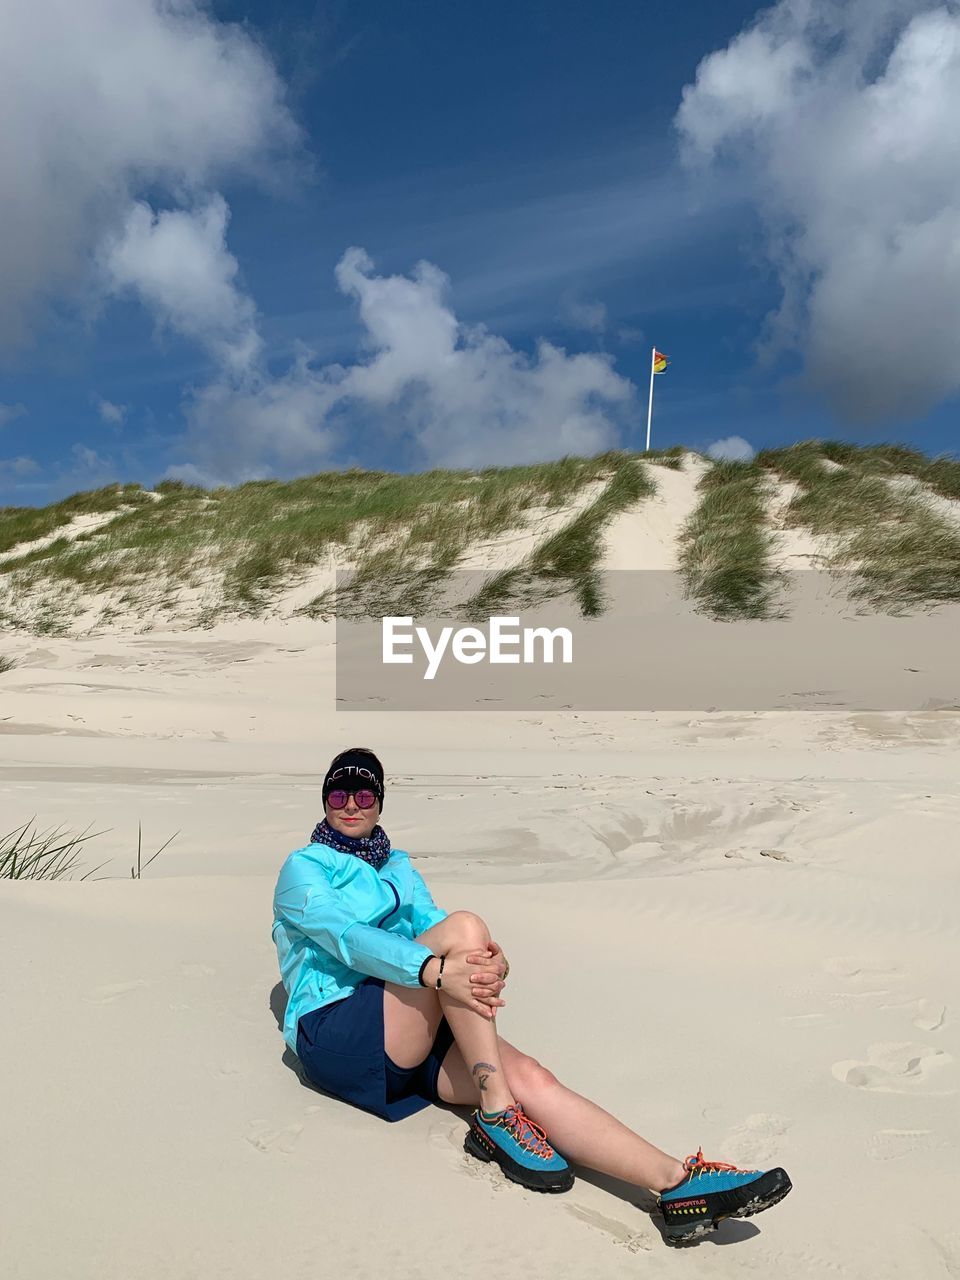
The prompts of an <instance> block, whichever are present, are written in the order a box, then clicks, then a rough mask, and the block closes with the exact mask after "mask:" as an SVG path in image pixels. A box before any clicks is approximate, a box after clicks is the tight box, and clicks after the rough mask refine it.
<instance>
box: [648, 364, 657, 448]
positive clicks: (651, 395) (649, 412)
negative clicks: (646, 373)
mask: <svg viewBox="0 0 960 1280" xmlns="http://www.w3.org/2000/svg"><path fill="white" fill-rule="evenodd" d="M656 360H657V348H656V347H654V348H653V349H652V350H651V352H650V400H649V402H648V404H647V448H646V452H647V453H649V452H650V423H651V421H652V419H653V366H654V365H655V364H656Z"/></svg>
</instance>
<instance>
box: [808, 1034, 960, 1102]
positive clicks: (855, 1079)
mask: <svg viewBox="0 0 960 1280" xmlns="http://www.w3.org/2000/svg"><path fill="white" fill-rule="evenodd" d="M952 1061H953V1058H952V1056H951V1055H950V1054H949V1053H947V1052H945V1051H944V1050H943V1049H937V1048H934V1047H933V1046H932V1045H924V1044H912V1043H906V1044H900V1043H897V1044H889V1043H884V1044H874V1045H871V1046H870V1048H869V1049H868V1051H867V1060H866V1062H857V1061H853V1060H851V1061H844V1062H835V1063H834V1064H833V1066H832V1067H831V1071H832V1073H833V1077H834V1079H835V1080H839V1081H840V1083H841V1084H849V1085H852V1086H853V1087H854V1088H855V1089H867V1090H870V1091H871V1092H873V1093H928V1092H943V1091H940V1090H932V1091H931V1090H928V1089H926V1088H925V1087H924V1086H925V1085H926V1084H927V1083H928V1080H929V1079H930V1077H932V1076H934V1075H935V1074H936V1073H937V1072H938V1071H940V1070H941V1069H942V1068H943V1067H944V1066H946V1065H947V1064H948V1063H951V1062H952ZM946 1092H948V1093H952V1092H953V1090H952V1089H950V1090H946Z"/></svg>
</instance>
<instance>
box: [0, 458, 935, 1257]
mask: <svg viewBox="0 0 960 1280" xmlns="http://www.w3.org/2000/svg"><path fill="white" fill-rule="evenodd" d="M656 475H657V478H658V479H661V478H665V477H668V476H670V477H672V479H671V480H669V481H667V483H668V485H674V486H675V488H676V491H677V492H676V494H675V497H676V498H677V500H678V501H679V495H680V494H681V487H682V484H683V483H686V479H687V477H686V476H685V475H684V474H683V473H671V472H669V471H667V470H663V471H662V473H661V471H660V470H658V471H657V472H656ZM684 500H686V499H684ZM648 527H649V526H648ZM635 532H636V531H635ZM655 536H656V535H655V533H654V534H651V535H650V537H651V538H655ZM634 541H635V544H637V545H639V544H640V542H642V539H641V538H635V539H634ZM643 545H645V546H647V547H650V546H651V545H652V542H651V541H647V542H646V543H644V544H643ZM664 545H665V543H664V542H663V540H661V546H664ZM662 554H663V556H664V559H665V558H666V554H665V553H662ZM646 562H647V563H648V564H649V563H650V561H646ZM718 625H721V626H728V625H730V624H718ZM2 651H3V652H4V653H5V654H7V655H9V656H11V657H14V658H15V659H17V661H18V665H17V666H16V668H15V669H14V670H12V671H10V672H7V673H6V674H5V675H3V676H0V811H2V814H3V818H2V821H0V831H6V830H9V829H10V828H12V827H15V826H17V825H19V824H21V823H23V822H26V821H27V820H28V819H29V818H30V817H31V816H32V815H34V814H36V815H37V817H38V820H39V821H40V823H41V825H53V824H56V823H63V824H66V825H69V826H71V827H73V828H82V827H85V826H86V825H87V824H93V827H94V829H95V830H100V829H103V828H110V831H109V832H108V833H107V834H104V835H102V836H100V837H99V838H98V839H97V840H96V841H94V842H93V843H91V845H90V846H89V850H88V853H87V855H86V865H87V866H92V865H95V864H96V863H97V862H101V861H103V860H104V859H111V861H110V863H109V865H108V866H107V867H105V868H104V869H103V871H102V872H101V873H99V874H101V875H106V874H108V873H109V874H111V875H113V876H115V877H116V878H115V879H106V880H98V881H92V880H90V881H86V882H79V881H75V882H72V883H41V882H36V883H30V882H2V883H0V937H2V938H3V942H4V953H3V954H4V963H3V965H2V968H0V1003H2V1007H3V1014H4V1023H5V1026H6V1028H7V1037H6V1041H5V1044H6V1046H7V1049H6V1052H5V1053H4V1054H3V1055H2V1057H0V1097H2V1098H3V1104H4V1105H3V1138H4V1152H5V1156H6V1158H5V1159H4V1161H3V1162H2V1166H0V1206H2V1209H0V1236H2V1257H3V1275H4V1277H6V1276H10V1277H11V1278H13V1277H15V1278H16V1280H49V1278H50V1277H57V1278H58V1280H59V1278H60V1277H64V1278H69V1280H129V1278H130V1277H131V1276H136V1277H138V1280H139V1278H141V1277H142V1278H143V1280H161V1278H162V1280H187V1278H188V1277H189V1278H192V1277H197V1278H200V1277H202V1278H203V1280H209V1278H211V1277H219V1276H228V1277H230V1278H231V1280H263V1278H264V1277H268V1276H283V1277H290V1278H292V1280H300V1278H301V1277H303V1278H304V1280H306V1278H307V1277H311V1278H312V1277H315V1276H360V1277H367V1276H370V1277H374V1276H377V1277H382V1276H385V1275H386V1276H390V1277H393V1278H394V1280H403V1278H406V1277H410V1280H413V1278H414V1277H416V1278H417V1280H423V1278H424V1277H427V1278H428V1280H432V1277H434V1276H436V1277H445V1276H447V1275H449V1274H451V1273H452V1274H454V1275H457V1276H460V1277H477V1278H478V1280H479V1278H480V1277H483V1280H489V1277H492V1276H505V1277H508V1278H510V1277H517V1278H518V1280H519V1277H521V1276H522V1277H554V1276H560V1277H568V1276H569V1277H572V1278H573V1277H575V1278H576V1280H592V1278H594V1277H597V1278H603V1280H606V1278H607V1277H610V1278H611V1280H612V1278H613V1277H617V1278H618V1280H619V1278H620V1277H623V1276H625V1275H633V1274H651V1275H654V1274H655V1275H657V1276H672V1275H676V1276H680V1275H684V1276H689V1275H691V1274H693V1273H694V1271H695V1272H696V1274H697V1275H705V1276H714V1277H720V1278H724V1277H742V1276H754V1275H755V1276H758V1277H759V1276H769V1275H771V1274H773V1275H777V1276H781V1277H784V1278H785V1280H795V1278H796V1280H799V1278H800V1277H811V1276H816V1277H820V1276H826V1275H832V1274H836V1273H842V1274H843V1275H845V1276H848V1277H853V1278H857V1280H860V1278H862V1280H867V1278H868V1277H869V1278H870V1280H913V1278H917V1280H920V1278H923V1280H928V1278H932V1277H938V1276H943V1277H948V1276H955V1275H957V1274H958V1273H960V1229H958V1227H957V1224H956V1215H955V1212H954V1208H953V1203H952V1198H951V1188H952V1187H953V1186H954V1185H955V1184H956V1169H957V1154H958V1153H957V1145H958V1138H960V1119H958V1108H957V1088H958V1084H960V1077H958V1071H957V1061H956V1059H957V1057H958V1055H960V1035H958V1026H960V1023H958V1020H957V1011H958V1009H960V979H958V976H957V974H958V966H957V963H956V958H957V943H958V932H960V913H958V907H960V894H958V881H960V871H958V860H957V855H956V845H957V835H956V833H957V830H958V824H960V797H958V794H957V785H956V783H957V763H956V762H957V749H958V746H960V712H958V711H957V710H956V709H951V708H949V707H947V708H941V709H931V710H926V711H922V710H918V711H916V712H913V713H909V714H907V713H886V714H881V713H869V712H859V713H857V712H845V711H843V710H842V709H839V710H838V709H834V710H831V711H804V710H798V711H793V712H789V711H783V712H773V711H770V712H764V713H756V714H752V713H749V712H745V713H737V714H729V713H728V714H713V715H711V714H697V715H691V714H682V715H681V714H678V713H668V714H667V713H665V714H661V715H652V714H643V713H626V712H624V713H620V714H616V713H609V714H603V715H600V714H587V713H575V712H566V713H553V714H550V715H536V714H511V713H506V712H484V711H476V712H472V713H469V714H444V713H420V714H400V713H394V714H390V713H386V712H379V713H377V712H373V713H368V714H359V713H352V714H350V713H343V712H341V713H339V714H338V713H336V712H335V710H334V700H333V658H334V653H333V629H332V627H331V626H329V625H324V624H318V623H311V622H307V621H305V620H298V621H296V622H293V623H283V622H281V621H278V620H272V621H268V622H261V623H243V624H239V623H238V624H231V625H225V626H221V627H218V628H217V629H216V630H214V631H210V632H204V633H192V634H190V633H183V632H176V631H170V632H167V633H161V632H154V633H151V634H149V635H143V636H137V635H131V634H126V635H110V636H100V637H94V638H89V639H84V640H69V639H53V640H48V639H43V640H35V639H30V638H27V637H11V636H7V637H5V638H4V642H3V645H2ZM869 660H870V655H869V654H865V655H864V661H865V662H868V661H869ZM915 665H917V666H918V667H919V666H920V665H921V664H920V662H919V661H918V662H917V663H916V664H915ZM920 678H922V673H921V677H920ZM353 742H362V743H366V744H369V745H372V746H374V747H375V748H376V749H377V750H378V751H380V752H381V753H382V756H383V758H384V760H385V763H386V765H387V768H388V772H389V774H390V785H389V790H388V801H387V807H386V811H385V815H384V820H385V825H386V826H387V829H388V830H389V832H390V834H391V837H392V838H393V840H394V842H395V843H396V844H398V845H400V846H402V847H405V848H408V849H409V850H410V851H411V852H412V854H413V855H414V857H415V859H416V861H417V864H418V866H419V867H420V869H421V870H422V871H423V872H424V874H425V875H426V877H427V879H428V881H429V883H430V885H431V886H432V888H433V890H434V893H435V896H436V898H437V899H438V901H439V902H440V903H441V905H443V906H444V907H446V908H448V909H451V910H452V909H456V908H459V907H466V908H470V909H472V910H475V911H477V912H479V913H481V914H482V915H483V916H484V917H485V918H486V919H487V920H488V921H489V923H490V925H491V927H492V929H493V932H494V935H495V936H496V937H497V938H498V939H499V940H500V941H501V942H502V944H503V946H504V949H505V950H506V951H507V953H508V954H509V956H510V960H511V964H512V969H513V972H512V975H511V982H510V984H509V986H508V988H507V993H506V994H507V997H508V1005H507V1007H506V1009H505V1010H504V1011H503V1013H502V1014H501V1018H500V1025H501V1030H502V1033H503V1034H504V1035H505V1036H506V1037H507V1038H509V1039H510V1040H511V1041H512V1042H513V1043H515V1044H517V1045H519V1046H520V1047H522V1048H524V1049H527V1050H528V1051H529V1052H531V1053H534V1054H535V1055H537V1056H538V1057H539V1058H540V1059H541V1060H542V1061H543V1062H545V1063H547V1064H548V1065H549V1066H550V1067H551V1068H552V1069H553V1070H554V1071H555V1072H556V1073H557V1074H558V1075H559V1076H560V1077H561V1079H563V1080H565V1081H566V1082H568V1083H569V1084H570V1085H571V1086H572V1087H574V1088H576V1089H578V1090H579V1091H581V1092H584V1093H587V1094H589V1095H590V1096H592V1097H594V1098H596V1099H597V1100H598V1101H600V1102H601V1103H603V1104H604V1105H606V1106H607V1107H609V1108H610V1109H611V1110H613V1111H614V1112H615V1113H616V1114H618V1115H620V1116H621V1117H622V1118H623V1119H624V1120H625V1121H627V1122H628V1123H629V1124H631V1125H633V1126H634V1127H635V1128H637V1129H638V1130H639V1131H640V1132H642V1133H644V1134H645V1135H646V1136H648V1137H649V1138H650V1139H652V1140H653V1141H655V1142H657V1143H659V1144H661V1145H663V1146H665V1147H666V1148H667V1149H669V1150H671V1151H672V1152H674V1153H675V1154H677V1155H680V1156H683V1155H686V1154H687V1153H688V1152H690V1151H692V1150H695V1148H696V1146H697V1145H698V1144H702V1145H703V1148H704V1150H705V1152H706V1154H707V1155H708V1156H710V1157H712V1158H716V1159H725V1160H732V1161H737V1162H739V1163H742V1164H746V1165H749V1166H770V1165H773V1164H783V1165H784V1166H785V1167H786V1168H787V1170H788V1171H789V1173H790V1175H791V1177H792V1178H793V1180H794V1184H795V1190H794V1192H793V1194H792V1195H791V1196H790V1197H789V1198H788V1199H787V1200H786V1201H785V1202H784V1204H783V1205H781V1206H779V1207H778V1208H776V1209H774V1210H772V1211H771V1212H769V1213H767V1214H764V1215H763V1216H762V1217H760V1218H757V1219H755V1220H750V1221H748V1222H743V1223H726V1224H725V1225H724V1226H723V1227H722V1228H721V1230H720V1232H719V1233H717V1234H716V1235H714V1236H712V1237H709V1239H708V1241H707V1243H705V1244H703V1245H701V1246H700V1247H699V1248H698V1249H696V1250H690V1251H683V1252H680V1253H675V1252H673V1251H670V1250H668V1249H667V1248H666V1247H665V1246H664V1245H663V1243H662V1241H661V1237H660V1233H659V1230H658V1227H657V1222H658V1219H657V1218H656V1217H655V1216H651V1214H650V1212H649V1210H650V1207H651V1203H652V1201H651V1198H650V1197H649V1196H648V1195H646V1194H644V1193H642V1192H639V1191H637V1190H636V1189H634V1188H629V1187H625V1186H622V1185H617V1184H614V1183H611V1182H610V1181H609V1180H607V1179H605V1178H603V1177H601V1176H599V1175H595V1174H591V1173H589V1172H585V1171H584V1172H583V1173H582V1176H580V1177H579V1178H578V1181H577V1183H576V1185H575V1187H574V1189H573V1190H572V1191H571V1192H570V1193H569V1194H567V1195H564V1196H558V1197H541V1196H537V1195H536V1194H533V1193H530V1192H526V1191H523V1190H521V1189H519V1188H517V1187H515V1186H513V1185H511V1184H508V1183H506V1182H505V1181H504V1180H503V1178H502V1177H501V1175H500V1174H499V1172H498V1171H496V1170H493V1169H492V1168H490V1167H488V1166H480V1165H478V1164H476V1163H475V1162H472V1161H471V1160H470V1159H469V1158H468V1157H467V1156H465V1155H464V1154H463V1152H462V1149H461V1148H462V1141H463V1135H464V1133H465V1115H466V1113H465V1112H464V1113H457V1112H454V1111H452V1110H448V1109H442V1108H431V1109H428V1110H426V1111H424V1112H422V1113H421V1114H419V1115H417V1116H415V1117H413V1118H412V1119H410V1120H408V1121H405V1122H403V1123H402V1124H399V1125H388V1124H385V1123H384V1122H382V1121H380V1120H377V1119H375V1118H373V1117H370V1116H367V1115H365V1114H364V1113H362V1112H359V1111H357V1110H354V1109H352V1108H350V1107H348V1106H346V1105H344V1104H341V1103H338V1102H336V1101H334V1100H332V1099H329V1098H326V1097H324V1096H322V1095H320V1094H319V1093H316V1092H313V1091H311V1090H308V1089H306V1088H305V1087H304V1086H303V1085H302V1084H301V1082H300V1080H299V1079H298V1077H297V1075H296V1074H295V1072H294V1071H293V1070H292V1069H291V1065H290V1058H289V1055H287V1056H286V1060H285V1055H284V1045H283V1041H282V1039H281V1036H280V1032H279V1030H278V1027H277V1021H276V1016H275V1015H276V1012H277V1009H278V1007H279V1006H278V990H277V982H278V977H277V969H276V959H275V953H274V950H273V946H272V943H271V941H270V923H271V896H272V890H273V885H274V881H275V877H276V873H277V870H278V868H279V866H280V863H281V862H282V860H283V858H284V857H285V855H286V854H287V852H289V850H290V849H292V848H294V847H296V846H297V845H299V844H301V843H302V842H303V841H304V840H305V839H306V837H307V835H308V833H309V831H310V829H311V827H312V825H313V823H314V821H315V820H316V818H317V816H318V810H319V780H320V777H321V775H322V771H323V768H324V766H325V764H326V762H327V760H328V759H329V757H330V755H331V754H332V753H333V751H334V750H335V749H337V748H339V747H341V746H344V745H349V744H351V743H353ZM138 819H139V820H142V822H143V827H144V834H145V846H146V848H147V850H148V851H152V850H153V849H155V848H156V847H157V846H158V845H159V844H160V843H162V842H163V841H164V840H165V839H166V838H167V837H168V836H170V835H172V834H173V833H174V832H175V831H177V830H178V829H179V830H180V834H179V835H178V837H177V839H176V840H175V841H174V842H173V844H172V845H171V846H170V847H169V848H168V849H167V850H166V852H164V853H163V854H162V855H161V857H160V858H159V859H158V860H157V861H156V862H155V863H154V864H153V865H152V866H151V867H150V868H149V870H148V871H147V872H146V874H145V877H144V879H143V880H141V881H132V880H131V879H129V867H130V863H131V859H132V855H133V851H134V849H135V844H136V826H137V821H138ZM764 851H767V852H766V853H764ZM770 851H776V853H777V855H779V856H770ZM125 877H127V878H125ZM632 1254H640V1255H649V1257H632V1256H630V1255H632Z"/></svg>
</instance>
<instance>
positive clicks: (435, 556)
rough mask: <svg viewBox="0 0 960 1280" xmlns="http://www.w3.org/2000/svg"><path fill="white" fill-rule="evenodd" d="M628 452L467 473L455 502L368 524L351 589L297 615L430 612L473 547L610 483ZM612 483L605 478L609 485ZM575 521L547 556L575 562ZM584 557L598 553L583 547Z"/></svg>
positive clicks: (328, 594)
mask: <svg viewBox="0 0 960 1280" xmlns="http://www.w3.org/2000/svg"><path fill="white" fill-rule="evenodd" d="M626 457H627V455H623V454H620V453H608V454H600V455H599V456H598V457H595V458H589V459H572V458H568V459H563V460H562V461H561V462H559V463H550V464H546V465H541V466H536V467H512V468H500V469H491V470H489V471H483V472H479V473H475V474H473V475H472V476H470V477H469V488H468V489H467V490H466V491H464V490H463V489H461V490H460V493H459V498H458V499H457V501H455V502H453V503H451V502H447V503H440V502H434V503H431V504H430V505H429V506H423V507H421V509H420V510H419V511H418V512H416V513H415V515H414V518H413V519H412V520H410V521H409V523H407V525H406V526H405V527H400V528H398V529H395V530H391V529H390V528H388V527H385V526H383V525H382V524H381V525H377V526H374V527H373V528H368V530H367V533H366V539H365V547H364V549H363V550H362V552H361V555H360V556H359V559H358V562H357V564H356V568H355V570H354V571H353V572H352V573H351V575H350V580H349V586H348V587H347V588H346V589H345V590H342V591H340V592H339V593H338V592H337V590H336V589H335V588H334V589H331V590H329V591H326V592H324V593H323V594H322V595H320V596H318V597H316V598H315V599H314V600H312V601H311V602H310V603H309V604H308V605H306V606H304V607H303V608H302V609H301V610H300V612H301V613H304V614H307V615H308V616H311V617H318V616H324V617H326V616H332V615H333V614H334V613H335V614H336V615H337V616H338V617H341V618H352V619H361V618H368V617H385V616H388V615H390V614H404V615H406V614H411V615H412V614H422V613H425V612H428V611H429V610H430V609H431V607H433V606H434V604H435V602H436V600H437V595H438V591H439V590H440V588H441V587H442V585H443V583H444V581H445V579H446V578H447V577H448V576H449V574H450V573H451V571H452V570H453V569H454V568H456V566H457V564H458V562H459V561H460V559H461V557H462V555H463V553H464V552H465V551H466V550H467V549H468V548H469V547H471V546H475V545H476V544H477V543H478V542H482V541H483V540H484V539H486V538H491V537H496V536H498V535H501V534H504V533H507V532H509V531H511V530H520V529H522V528H523V527H524V526H525V524H526V523H527V519H528V516H529V512H530V511H531V509H533V508H537V509H540V510H546V511H551V510H557V509H561V508H562V507H564V506H566V505H569V504H570V503H572V502H573V501H574V499H575V497H576V495H577V494H578V493H580V492H582V490H583V489H584V488H585V487H586V486H588V485H590V484H592V483H595V482H597V481H602V480H608V478H609V477H610V476H611V475H613V477H614V481H616V477H617V475H618V474H619V473H620V471H621V469H622V467H623V464H624V460H625V459H626ZM630 465H631V466H632V464H630ZM668 465H671V464H668ZM628 469H629V468H628ZM441 474H444V475H449V474H450V473H441ZM614 481H608V487H609V483H613V482H614ZM578 520H579V517H577V518H575V519H574V521H573V525H575V526H576V530H575V532H574V533H573V534H572V536H571V537H570V538H569V540H568V541H569V543H570V546H568V547H567V549H566V550H565V549H564V545H563V543H562V542H561V543H558V544H556V545H555V546H553V547H552V548H547V546H546V544H544V549H545V554H546V555H547V556H551V555H552V556H553V557H554V558H557V559H558V561H559V560H561V559H564V558H566V560H569V559H570V556H571V554H572V549H571V548H572V544H573V543H574V542H576V541H578V539H579V536H580V534H581V533H582V532H584V531H585V529H586V526H584V525H583V524H582V523H578ZM391 533H393V535H394V536H393V537H392V539H391V538H390V534H391ZM385 535H386V536H385ZM385 543H386V545H384V544H385ZM583 554H588V555H589V554H593V553H592V552H589V551H588V550H587V548H586V547H584V549H583Z"/></svg>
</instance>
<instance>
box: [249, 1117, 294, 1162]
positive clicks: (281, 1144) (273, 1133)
mask: <svg viewBox="0 0 960 1280" xmlns="http://www.w3.org/2000/svg"><path fill="white" fill-rule="evenodd" d="M250 1123H251V1126H253V1125H257V1124H259V1121H256V1120H252V1121H251V1122H250ZM302 1132H303V1125H302V1124H296V1123H294V1124H288V1125H285V1126H284V1127H283V1128H282V1129H261V1131H260V1132H259V1133H254V1134H248V1135H247V1141H248V1142H249V1143H250V1145H251V1147H253V1148H254V1149H255V1150H257V1151H263V1152H265V1153H268V1154H269V1152H271V1151H281V1152H283V1154H284V1155H289V1154H290V1152H291V1151H292V1150H293V1149H294V1147H295V1146H296V1145H297V1139H298V1138H299V1137H300V1134H301V1133H302Z"/></svg>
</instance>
